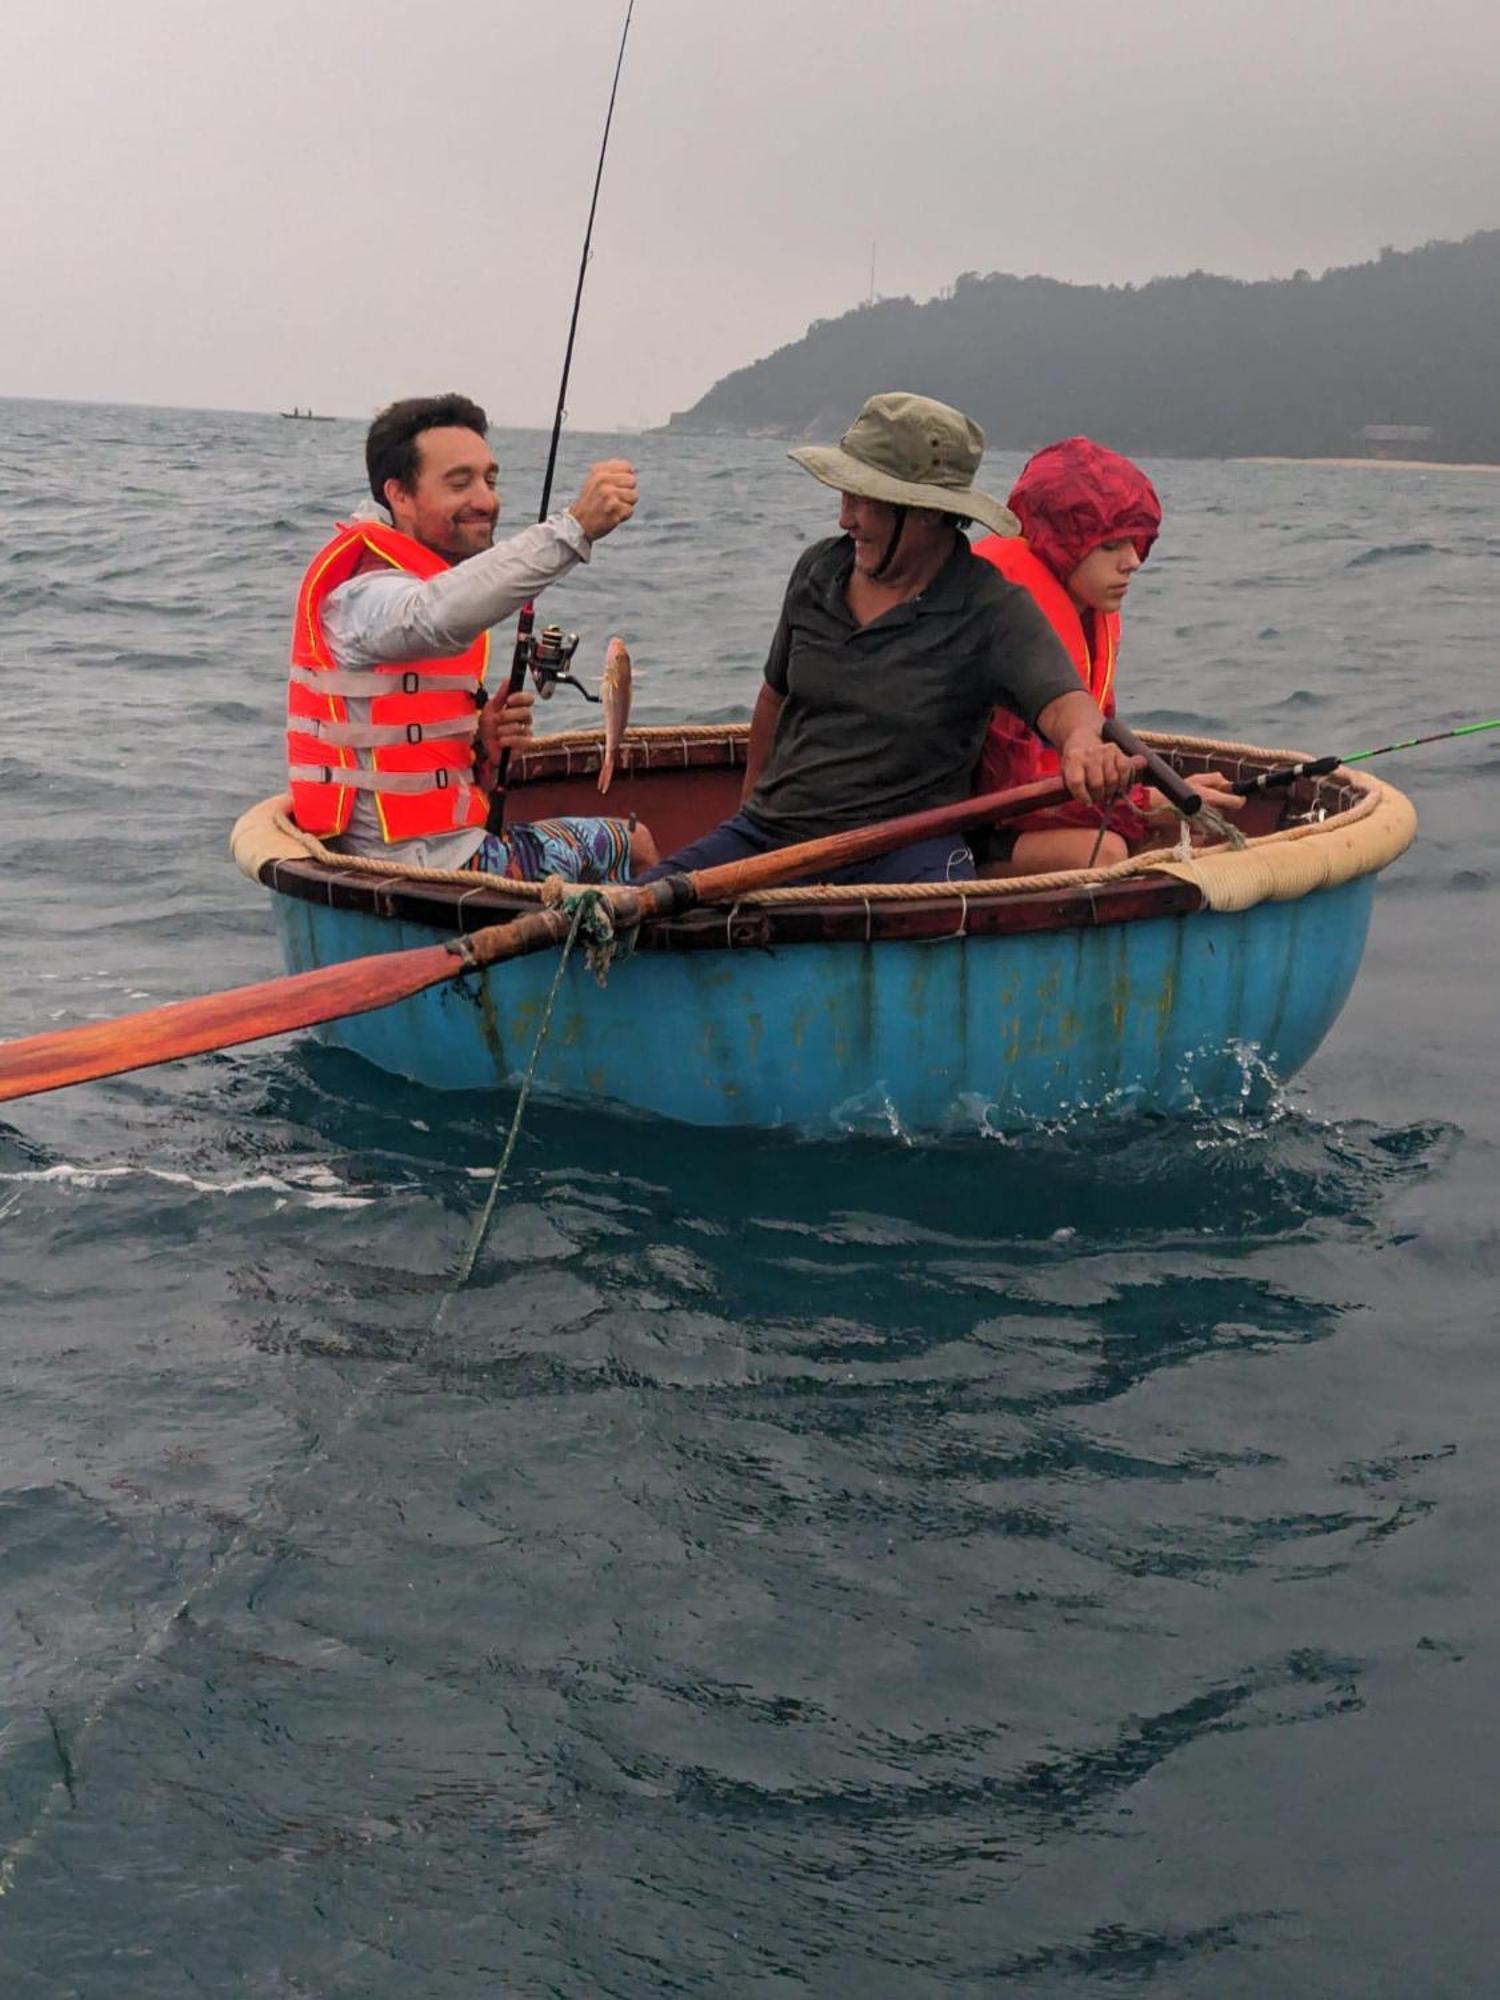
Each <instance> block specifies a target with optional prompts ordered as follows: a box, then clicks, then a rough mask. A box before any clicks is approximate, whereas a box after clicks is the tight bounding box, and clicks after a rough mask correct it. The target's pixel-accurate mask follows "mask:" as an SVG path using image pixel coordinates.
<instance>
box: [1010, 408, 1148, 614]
mask: <svg viewBox="0 0 1500 2000" xmlns="http://www.w3.org/2000/svg"><path fill="white" fill-rule="evenodd" d="M1010 506H1011V511H1012V513H1014V514H1015V516H1016V518H1017V519H1018V520H1019V521H1020V523H1021V533H1022V534H1023V535H1024V536H1025V537H1026V539H1027V541H1028V542H1029V543H1030V544H1031V546H1032V548H1033V549H1034V550H1035V551H1036V553H1037V555H1038V556H1040V557H1041V559H1042V561H1043V562H1044V563H1045V564H1046V565H1047V567H1048V569H1050V570H1051V571H1052V573H1053V575H1054V576H1056V577H1057V578H1059V580H1060V581H1062V582H1064V583H1065V582H1066V581H1067V579H1068V578H1069V577H1070V576H1071V575H1072V573H1073V571H1074V570H1075V569H1077V567H1078V565H1079V564H1080V563H1081V562H1082V561H1083V559H1084V557H1085V556H1086V555H1088V553H1089V552H1090V550H1092V549H1097V548H1098V546H1099V544H1100V543H1101V542H1113V541H1117V540H1119V539H1120V538H1121V537H1123V536H1126V535H1128V536H1129V537H1130V539H1131V541H1133V542H1134V543H1135V547H1136V554H1137V555H1138V556H1139V557H1140V559H1141V561H1142V562H1144V561H1145V560H1146V557H1147V556H1148V555H1149V554H1150V553H1151V544H1152V543H1153V542H1154V541H1155V540H1156V537H1157V534H1158V533H1159V532H1160V529H1161V502H1160V501H1159V500H1158V499H1157V497H1156V488H1155V487H1154V486H1153V485H1152V484H1151V481H1150V480H1149V479H1148V478H1147V477H1146V475H1145V473H1144V472H1142V471H1141V468H1140V467H1139V466H1138V465H1132V464H1131V462H1130V460H1129V459H1128V458H1122V457H1121V456H1120V454H1119V453H1118V452H1117V451H1109V450H1107V449H1106V448H1105V446H1103V445H1102V444H1095V443H1094V441H1093V439H1092V438H1085V437H1072V438H1063V439H1061V440H1060V442H1059V443H1057V444H1049V445H1045V446H1044V447H1043V448H1042V450H1041V451H1039V452H1037V453H1036V454H1035V455H1034V456H1033V457H1032V458H1030V459H1028V460H1027V463H1026V467H1025V470H1024V471H1023V472H1022V474H1021V476H1020V478H1019V479H1018V480H1017V481H1016V483H1015V487H1014V489H1013V491H1012V493H1011V496H1010Z"/></svg>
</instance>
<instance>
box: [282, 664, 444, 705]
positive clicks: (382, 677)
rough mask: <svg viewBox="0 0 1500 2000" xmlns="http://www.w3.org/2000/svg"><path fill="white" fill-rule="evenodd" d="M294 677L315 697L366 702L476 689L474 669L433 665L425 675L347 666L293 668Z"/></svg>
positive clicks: (427, 669) (428, 667)
mask: <svg viewBox="0 0 1500 2000" xmlns="http://www.w3.org/2000/svg"><path fill="white" fill-rule="evenodd" d="M290 678H291V679H292V680H293V681H294V682H295V683H296V685H297V686H298V687H305V688H311V689H312V691H313V693H314V694H337V695H354V696H356V697H357V698H358V699H360V700H362V701H371V700H377V699H378V698H379V697H380V696H381V695H388V694H454V693H456V692H457V691H458V690H457V687H456V686H455V683H457V684H458V686H463V687H472V686H473V685H474V673H473V669H472V668H470V667H461V666H454V667H451V668H439V667H437V666H435V665H434V664H432V663H429V664H428V666H427V667H426V668H425V669H424V670H423V672H421V673H416V672H413V671H411V670H409V669H407V668H404V667H403V668H401V669H399V670H398V669H397V668H394V667H387V668H385V669H384V670H383V671H381V672H376V671H374V670H371V671H370V672H369V673H361V672H358V671H356V670H355V669H353V668H344V667H293V668H292V670H291V675H290Z"/></svg>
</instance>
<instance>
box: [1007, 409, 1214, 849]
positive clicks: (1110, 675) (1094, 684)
mask: <svg viewBox="0 0 1500 2000" xmlns="http://www.w3.org/2000/svg"><path fill="white" fill-rule="evenodd" d="M1010 507H1011V511H1012V513H1014V514H1015V516H1016V518H1017V519H1018V521H1019V522H1020V524H1021V533H1020V535H1019V536H1015V535H1011V536H1006V535H988V536H986V537H985V539H984V540H983V541H982V542H977V543H976V544H975V548H974V553H975V554H976V555H978V556H983V557H984V558H985V559H986V560H987V561H989V562H992V563H993V564H994V565H995V567H996V569H998V570H999V571H1000V573H1001V575H1002V576H1004V577H1005V578H1006V579H1007V580H1008V581H1009V582H1011V583H1015V584H1019V585H1021V587H1022V588H1023V589H1025V590H1028V591H1029V592H1030V593H1031V595H1032V597H1033V598H1034V599H1035V601H1036V604H1037V606H1038V608H1039V609H1040V610H1041V611H1042V612H1043V613H1044V614H1045V616H1046V618H1047V620H1048V622H1049V623H1050V624H1051V626H1052V629H1053V631H1054V632H1056V634H1057V636H1058V638H1059V639H1060V640H1061V641H1062V645H1063V648H1064V650H1065V651H1066V653H1067V655H1068V657H1069V659H1071V660H1072V662H1073V664H1074V666H1075V667H1076V668H1077V669H1078V678H1079V679H1080V680H1081V681H1082V682H1083V685H1084V686H1085V687H1086V688H1087V689H1088V691H1089V693H1090V694H1091V695H1092V696H1093V697H1094V700H1095V701H1096V702H1097V703H1098V705H1099V707H1100V709H1101V710H1102V711H1103V713H1104V714H1105V715H1106V716H1109V715H1113V714H1114V712H1115V692H1114V680H1115V661H1116V658H1117V656H1118V654H1119V647H1120V607H1121V606H1122V605H1123V603H1124V602H1125V593H1126V591H1127V590H1128V589H1129V588H1130V579H1131V578H1132V576H1134V574H1135V572H1136V571H1137V570H1138V569H1139V568H1140V566H1141V564H1142V563H1143V562H1144V561H1145V560H1146V558H1147V556H1148V555H1149V554H1150V553H1151V545H1152V543H1153V542H1154V541H1155V540H1156V537H1157V533H1158V531H1159V529H1160V527H1161V502H1160V501H1159V500H1158V499H1157V497H1156V489H1155V487H1154V486H1153V485H1152V484H1151V481H1150V480H1149V479H1148V478H1147V477H1146V475H1145V473H1144V472H1142V471H1141V469H1140V467H1139V466H1138V465H1132V464H1131V462H1130V460H1129V459H1128V458H1122V457H1121V456H1120V454H1119V453H1118V452H1114V451H1109V450H1107V449H1106V448H1105V446H1103V445H1101V444H1095V443H1094V442H1093V440H1092V439H1090V438H1085V437H1073V438H1063V439H1062V440H1061V442H1059V443H1057V444H1049V445H1047V446H1046V447H1045V449H1043V450H1042V451H1039V452H1037V453H1036V455H1035V456H1034V457H1033V458H1031V459H1030V460H1028V462H1027V464H1026V466H1025V469H1024V470H1023V471H1022V473H1021V476H1020V478H1019V479H1018V480H1017V481H1016V485H1015V490H1014V491H1013V492H1012V494H1011V496H1010ZM1057 768H1058V763H1057V755H1056V752H1055V751H1053V750H1050V749H1049V748H1048V746H1047V745H1046V744H1045V743H1043V742H1042V740H1041V738H1040V737H1039V736H1036V735H1035V734H1033V732H1032V731H1031V730H1029V729H1028V728H1027V727H1026V725H1025V724H1024V723H1023V722H1022V721H1021V720H1020V719H1019V717H1017V716H1014V715H1011V714H1009V713H1008V712H1006V711H1005V710H1003V709H1002V710H998V711H997V712H996V714H995V716H994V718H993V720H992V721H991V723H990V727H989V734H988V735H987V737H986V738H985V745H984V751H983V753H982V756H981V758H980V764H979V770H978V774H977V778H976V783H975V790H976V791H980V792H997V791H1004V790H1007V789H1008V788H1009V787H1011V786H1012V785H1026V784H1032V783H1034V782H1035V781H1036V780H1037V779H1039V778H1048V777H1054V776H1055V775H1056V773H1057ZM1191 782H1192V783H1193V785H1194V788H1195V789H1196V790H1198V791H1201V792H1203V793H1204V795H1205V797H1206V798H1207V799H1208V800H1209V802H1210V803H1211V804H1212V805H1215V806H1217V807H1219V808H1220V809H1221V810H1224V811H1229V812H1235V811H1238V810H1239V809H1240V808H1241V807H1242V806H1243V804H1244V801H1243V800H1242V799H1237V798H1235V797H1234V796H1233V794H1232V793H1231V792H1230V791H1229V789H1228V785H1229V781H1228V780H1227V779H1225V778H1221V777H1218V776H1217V775H1216V774H1213V773H1210V774H1208V775H1207V776H1206V777H1203V778H1196V779H1193V780H1192V781H1191ZM1164 814H1165V817H1163V815H1164ZM1171 817H1172V815H1171V811H1170V808H1169V807H1167V805H1166V801H1165V800H1164V799H1163V798H1162V797H1161V795H1160V793H1158V792H1156V791H1154V790H1152V789H1151V787H1149V786H1145V785H1139V786H1137V787H1136V788H1135V790H1134V791H1132V792H1131V794H1130V796H1129V799H1128V800H1121V801H1120V802H1119V803H1118V804H1117V805H1116V806H1115V807H1114V808H1113V809H1112V810H1111V811H1110V814H1109V830H1108V831H1107V832H1105V833H1104V834H1103V836H1102V837H1101V835H1100V831H1099V829H1100V827H1101V826H1102V825H1103V824H1104V813H1103V811H1102V810H1101V809H1100V808H1098V807H1094V806H1084V805H1066V806H1057V807H1054V808H1053V809H1052V810H1050V811H1048V812H1039V813H1032V814H1029V815H1028V816H1027V817H1026V818H1025V819H1022V820H1019V821H1016V822H1013V824H1012V825H1011V826H1009V827H997V828H995V829H994V831H993V832H992V833H991V834H990V835H989V836H988V839H987V840H986V836H985V835H984V834H982V833H981V834H980V835H979V836H978V838H979V840H980V842H981V847H982V852H981V855H980V859H981V866H980V870H979V872H980V873H981V874H982V875H1037V874H1046V873H1049V872H1050V871H1051V870H1053V869H1064V868H1087V867H1090V866H1094V867H1099V868H1106V867H1109V866H1110V865H1112V864H1113V863H1114V862H1117V861H1123V860H1124V859H1125V857H1126V854H1127V853H1128V852H1129V843H1130V842H1132V841H1137V842H1138V841H1140V840H1141V839H1143V838H1144V837H1145V836H1146V834H1147V833H1148V831H1151V832H1157V831H1161V832H1166V831H1169V830H1170V828H1169V825H1168V822H1169V821H1170V820H1171Z"/></svg>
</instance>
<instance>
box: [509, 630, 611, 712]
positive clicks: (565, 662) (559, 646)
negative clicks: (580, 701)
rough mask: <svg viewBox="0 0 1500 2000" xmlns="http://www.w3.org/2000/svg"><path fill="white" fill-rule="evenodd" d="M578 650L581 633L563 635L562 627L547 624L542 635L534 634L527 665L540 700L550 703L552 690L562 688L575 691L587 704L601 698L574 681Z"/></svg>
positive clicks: (577, 681)
mask: <svg viewBox="0 0 1500 2000" xmlns="http://www.w3.org/2000/svg"><path fill="white" fill-rule="evenodd" d="M577 651H578V634H577V633H576V632H564V630H563V629H562V627H561V625H544V626H543V627H542V629H541V631H540V632H534V633H533V634H532V636H531V640H530V644H529V647H528V651H527V660H526V664H527V665H528V667H529V668H530V669H531V678H532V681H533V683H534V685H535V687H536V696H537V700H538V701H551V699H552V693H553V690H554V689H555V688H557V687H559V686H562V687H570V688H576V689H577V691H578V692H579V694H581V695H582V696H583V698H584V700H585V701H597V700H598V699H599V697H598V695H596V694H590V693H589V691H588V689H587V688H586V687H585V686H584V684H583V682H582V681H580V680H575V679H574V677H573V674H572V673H571V671H570V669H571V667H572V665H573V655H574V654H575V653H576V652H577Z"/></svg>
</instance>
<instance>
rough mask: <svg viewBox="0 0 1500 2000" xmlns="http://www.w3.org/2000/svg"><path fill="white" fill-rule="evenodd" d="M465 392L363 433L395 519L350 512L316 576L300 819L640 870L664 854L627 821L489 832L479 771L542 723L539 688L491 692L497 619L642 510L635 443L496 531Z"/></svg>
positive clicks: (300, 736)
mask: <svg viewBox="0 0 1500 2000" xmlns="http://www.w3.org/2000/svg"><path fill="white" fill-rule="evenodd" d="M487 428H488V426H487V423H486V419H485V414H484V411H483V410H482V409H480V407H479V405H478V404H477V403H472V402H470V401H469V399H468V398H467V397H466V396H417V397H411V398H408V399H407V400H406V401H404V402H400V403H393V404H391V406H390V408H389V409H386V410H382V411H381V413H380V415H379V416H378V417H376V419H375V421H374V422H373V423H372V424H371V426H370V429H369V434H368V436H367V438H366V440H365V466H366V471H367V473H368V475H369V482H370V491H371V493H372V495H373V496H374V498H375V500H376V501H377V502H378V503H380V505H381V506H382V507H383V508H384V509H385V510H387V514H388V519H381V520H370V521H356V522H353V523H350V524H348V525H346V526H341V527H340V528H339V529H338V531H337V533H336V534H335V535H334V538H333V540H332V541H331V542H329V543H328V544H327V545H326V547H324V548H323V549H321V550H320V551H319V553H318V554H317V555H316V556H314V558H313V560H312V562H311V563H310V564H309V565H308V569H307V572H306V575H305V576H304V577H303V580H302V588H301V590H300V592H299V593H298V598H297V616H296V624H295V626H294V629H293V633H292V666H291V678H290V681H289V684H288V689H287V765H288V777H289V780H290V784H291V791H292V809H293V812H294V814H295V817H296V820H297V824H298V825H299V826H301V827H303V828H304V829H305V830H306V831H307V832H309V833H314V834H318V835H320V836H321V837H322V838H324V839H325V840H327V841H329V842H331V843H332V844H334V845H337V846H340V847H342V848H344V849H345V850H346V851H348V852H349V853H352V854H362V855H380V856H383V857H385V858H388V859H400V860H401V861H403V862H405V863H408V864H410V865H413V866H416V867H421V868H445V869H446V868H470V867H474V868H480V869H483V870H484V871H485V872H486V873H490V874H498V875H509V876H512V877H515V878H520V879H524V880H527V881H532V880H537V879H539V878H540V877H542V876H544V875H562V876H564V877H565V878H566V879H568V880H570V881H584V882H598V881H621V880H626V879H628V877H629V874H630V872H631V868H632V865H634V866H636V867H639V866H643V865H645V864H647V863H649V862H651V861H654V860H655V859H656V849H655V846H654V844H653V843H652V841H651V837H650V835H649V833H647V832H646V830H645V829H644V828H642V827H637V828H636V829H635V831H634V835H633V836H632V834H631V832H630V830H629V829H628V828H627V827H626V825H625V823H624V822H623V821H621V820H610V819H556V820H539V821H534V822H532V823H531V824H530V825H524V824H523V825H518V826H512V827H508V828H507V829H506V831H505V832H504V833H503V834H493V833H487V832H486V827H485V822H486V818H487V816H488V812H489V799H488V796H487V793H486V790H485V788H484V785H483V783H482V782H481V777H480V774H479V773H478V772H477V771H476V749H475V744H476V731H477V735H478V740H479V742H480V744H481V745H482V747H483V751H484V754H485V758H486V760H487V761H489V760H493V759H494V758H496V757H497V756H498V755H499V752H500V751H501V750H502V749H503V748H505V747H506V746H514V745H516V744H518V743H524V742H525V741H526V739H527V738H528V737H529V736H530V734H531V707H532V702H533V700H534V699H535V697H534V696H533V695H532V694H531V693H530V692H529V691H526V690H521V691H518V692H517V693H515V694H510V693H508V692H507V691H505V690H503V689H502V691H501V692H499V693H497V694H495V695H494V696H492V697H491V698H490V700H489V701H488V702H487V703H486V702H485V701H484V695H483V685H484V676H485V668H486V665H487V663H488V658H489V634H490V628H491V627H492V626H494V625H497V624H499V623H500V622H501V621H502V620H504V619H507V618H509V617H511V616H512V615H513V614H514V613H515V612H517V611H519V610H520V608H521V606H522V605H523V604H525V603H526V602H527V601H528V600H529V599H531V598H533V597H535V596H536V594H537V593H538V592H539V591H540V590H543V589H544V588H545V587H546V586H547V585H548V584H549V583H552V582H554V581H555V580H556V579H557V578H558V577H560V576H563V575H566V573H567V572H568V571H569V570H570V569H572V568H573V567H574V565H575V564H577V563H580V562H587V561H588V559H589V554H590V551H591V549H592V547H593V545H594V543H595V542H597V541H599V540H601V539H602V538H603V537H604V536H605V535H608V534H611V533H612V532H613V531H614V529H616V528H617V527H619V525H620V524H621V522H623V521H628V520H629V518H630V516H631V514H632V513H633V512H634V510H635V503H636V481H635V473H634V471H633V470H632V468H631V467H630V465H629V464H627V463H626V461H625V460H624V459H607V460H605V461H604V462H602V463H601V464H598V465H595V466H592V467H591V468H590V469H589V473H588V476H587V478H586V479H585V480H584V482H583V486H582V488H581V489H580V491H579V494H578V497H577V498H576V499H575V500H573V501H572V502H570V503H569V505H568V506H567V507H565V508H563V509H562V510H561V512H559V513H556V514H553V515H552V516H551V517H550V519H548V520H546V521H543V522H541V523H539V524H538V525H537V526H535V527H530V528H526V529H524V530H523V531H522V532H521V533H520V534H518V535H513V536H511V537H510V539H509V540H508V541H505V542H501V543H500V544H499V545H498V546H495V545H494V538H495V523H496V520H497V519H498V517H499V513H500V500H499V495H498V493H497V490H496V480H497V476H498V468H497V466H496V464H495V458H494V454H493V453H492V452H491V450H490V448H489V445H488V444H487V443H486V440H485V434H486V430H487Z"/></svg>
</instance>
